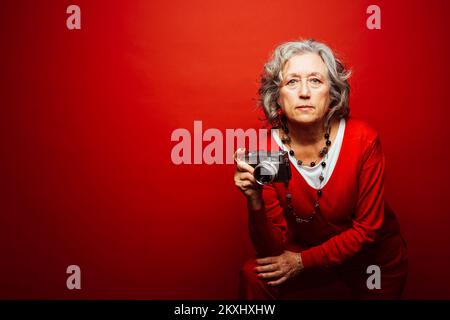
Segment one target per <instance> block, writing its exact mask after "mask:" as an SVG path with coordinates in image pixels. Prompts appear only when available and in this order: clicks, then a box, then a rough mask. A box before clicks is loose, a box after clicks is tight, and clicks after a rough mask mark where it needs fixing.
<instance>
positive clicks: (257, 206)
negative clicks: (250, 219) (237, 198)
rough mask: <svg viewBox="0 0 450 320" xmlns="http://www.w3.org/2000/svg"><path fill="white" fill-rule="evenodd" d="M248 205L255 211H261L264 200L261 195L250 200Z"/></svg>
mask: <svg viewBox="0 0 450 320" xmlns="http://www.w3.org/2000/svg"><path fill="white" fill-rule="evenodd" d="M248 205H249V207H250V209H252V210H253V211H259V210H261V209H262V208H263V200H262V197H261V196H259V195H256V196H253V197H251V198H248Z"/></svg>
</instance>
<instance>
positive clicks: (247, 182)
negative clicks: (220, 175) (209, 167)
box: [234, 148, 263, 210]
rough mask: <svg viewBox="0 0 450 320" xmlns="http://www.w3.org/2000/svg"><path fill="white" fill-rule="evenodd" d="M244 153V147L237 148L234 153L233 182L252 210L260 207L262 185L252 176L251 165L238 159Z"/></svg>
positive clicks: (261, 202)
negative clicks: (234, 168) (234, 170)
mask: <svg viewBox="0 0 450 320" xmlns="http://www.w3.org/2000/svg"><path fill="white" fill-rule="evenodd" d="M244 153H245V149H244V148H239V149H238V150H236V152H235V154H234V159H235V160H236V172H235V173H234V184H235V185H236V187H237V188H238V189H239V190H240V191H241V192H242V193H243V194H244V195H245V196H246V197H247V200H248V201H249V203H250V206H251V207H252V208H253V209H254V210H258V209H260V208H261V207H262V204H263V200H262V187H261V185H259V184H258V183H257V182H256V180H255V177H254V176H253V171H254V169H253V167H252V166H251V165H249V164H248V163H245V162H244V161H242V160H240V159H242V158H243V157H242V155H243V154H244Z"/></svg>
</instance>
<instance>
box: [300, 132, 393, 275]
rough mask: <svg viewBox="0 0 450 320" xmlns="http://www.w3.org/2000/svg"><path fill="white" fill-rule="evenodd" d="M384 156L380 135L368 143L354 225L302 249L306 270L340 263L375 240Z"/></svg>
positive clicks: (381, 214)
mask: <svg viewBox="0 0 450 320" xmlns="http://www.w3.org/2000/svg"><path fill="white" fill-rule="evenodd" d="M384 168H385V160H384V155H383V152H382V149H381V142H380V139H379V136H378V135H377V136H376V138H375V139H374V140H373V141H372V142H371V143H369V146H368V148H367V149H366V151H365V153H364V155H363V158H362V164H361V167H360V174H359V177H358V202H357V204H356V210H355V215H354V217H353V223H352V227H351V228H350V229H348V230H346V231H344V232H342V233H341V234H339V235H337V236H334V237H332V238H331V239H329V240H328V241H326V242H324V243H323V244H321V245H319V246H316V247H312V248H310V249H307V250H305V251H303V252H302V253H301V257H302V261H303V265H304V267H305V270H307V269H310V268H316V267H318V268H321V267H329V266H333V265H337V264H341V263H342V262H344V261H345V260H346V259H348V258H351V257H352V256H354V255H355V254H356V253H357V252H359V251H360V250H361V248H362V247H363V246H364V245H365V244H368V243H372V242H373V241H374V240H375V238H376V236H377V230H379V229H380V228H381V225H382V224H383V220H384Z"/></svg>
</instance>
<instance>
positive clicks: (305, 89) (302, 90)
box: [299, 82, 311, 98]
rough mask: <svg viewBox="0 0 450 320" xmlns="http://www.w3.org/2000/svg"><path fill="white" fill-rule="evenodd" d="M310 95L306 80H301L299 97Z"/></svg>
mask: <svg viewBox="0 0 450 320" xmlns="http://www.w3.org/2000/svg"><path fill="white" fill-rule="evenodd" d="M310 95H311V92H310V91H309V87H308V84H307V83H306V82H302V84H301V86H300V92H299V96H300V98H309V96H310Z"/></svg>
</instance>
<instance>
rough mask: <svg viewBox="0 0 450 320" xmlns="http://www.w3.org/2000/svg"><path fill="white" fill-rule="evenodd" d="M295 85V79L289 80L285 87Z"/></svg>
mask: <svg viewBox="0 0 450 320" xmlns="http://www.w3.org/2000/svg"><path fill="white" fill-rule="evenodd" d="M295 83H297V80H296V79H291V80H289V81H288V82H287V85H293V84H295Z"/></svg>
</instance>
